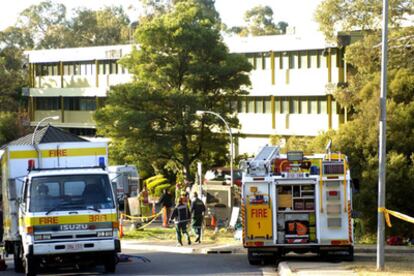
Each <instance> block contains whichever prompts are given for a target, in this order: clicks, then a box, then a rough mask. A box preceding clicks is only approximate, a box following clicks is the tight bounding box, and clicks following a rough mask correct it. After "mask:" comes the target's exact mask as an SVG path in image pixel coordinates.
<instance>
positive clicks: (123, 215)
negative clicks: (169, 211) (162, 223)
mask: <svg viewBox="0 0 414 276" xmlns="http://www.w3.org/2000/svg"><path fill="white" fill-rule="evenodd" d="M161 213H162V210H161V211H160V212H159V213H157V214H155V215H151V216H147V217H134V216H130V215H126V214H121V218H128V219H130V220H146V219H152V218H156V217H158V216H159V215H160V214H161Z"/></svg>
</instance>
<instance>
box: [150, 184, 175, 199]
mask: <svg viewBox="0 0 414 276" xmlns="http://www.w3.org/2000/svg"><path fill="white" fill-rule="evenodd" d="M171 186H173V185H171V184H169V183H165V184H160V185H158V186H157V187H155V189H154V196H155V197H159V196H161V194H162V191H163V190H164V189H168V190H170V188H171Z"/></svg>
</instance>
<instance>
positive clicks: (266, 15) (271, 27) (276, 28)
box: [230, 5, 288, 36]
mask: <svg viewBox="0 0 414 276" xmlns="http://www.w3.org/2000/svg"><path fill="white" fill-rule="evenodd" d="M244 22H245V23H246V25H247V26H245V27H240V26H236V27H232V28H230V32H234V33H237V34H239V35H241V36H247V35H252V36H260V35H275V34H283V33H286V28H287V26H288V24H287V23H286V22H283V21H281V22H279V23H278V24H277V25H276V24H275V23H274V22H273V10H272V8H271V7H269V6H260V5H259V6H256V7H253V8H252V9H250V10H248V11H246V13H245V14H244Z"/></svg>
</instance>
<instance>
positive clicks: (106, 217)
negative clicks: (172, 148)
mask: <svg viewBox="0 0 414 276" xmlns="http://www.w3.org/2000/svg"><path fill="white" fill-rule="evenodd" d="M113 221H114V222H116V221H118V217H117V215H116V214H114V213H112V214H96V215H95V214H93V215H67V216H47V217H25V218H20V224H21V223H22V222H24V225H25V226H26V227H28V226H37V225H53V224H54V225H56V224H76V223H88V222H113Z"/></svg>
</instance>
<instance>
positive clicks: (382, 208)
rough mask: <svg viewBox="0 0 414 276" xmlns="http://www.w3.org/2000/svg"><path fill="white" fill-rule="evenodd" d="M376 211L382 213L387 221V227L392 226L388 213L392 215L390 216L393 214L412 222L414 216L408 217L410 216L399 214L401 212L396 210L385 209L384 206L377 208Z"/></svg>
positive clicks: (413, 221)
mask: <svg viewBox="0 0 414 276" xmlns="http://www.w3.org/2000/svg"><path fill="white" fill-rule="evenodd" d="M378 212H379V213H384V217H385V222H386V223H387V226H388V227H392V224H391V218H390V215H392V216H394V217H396V218H399V219H402V220H405V221H407V222H410V223H414V218H413V217H410V216H407V215H404V214H401V213H399V212H396V211H391V210H388V209H386V208H384V207H380V208H378Z"/></svg>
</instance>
